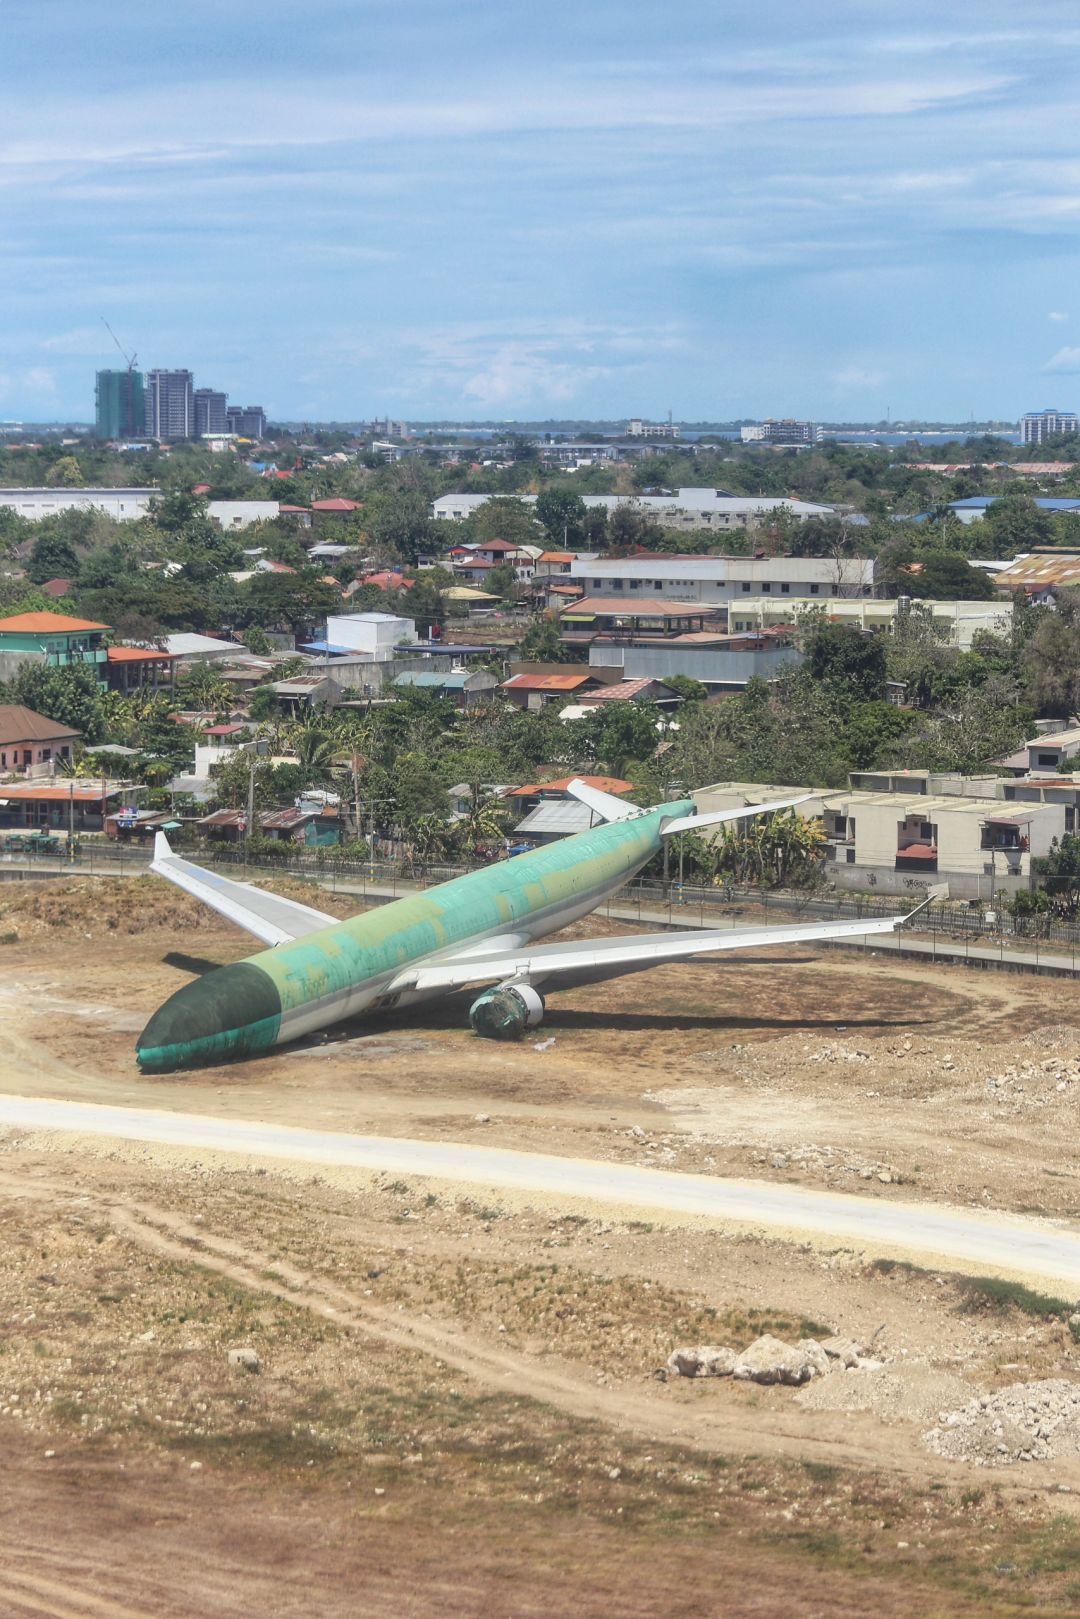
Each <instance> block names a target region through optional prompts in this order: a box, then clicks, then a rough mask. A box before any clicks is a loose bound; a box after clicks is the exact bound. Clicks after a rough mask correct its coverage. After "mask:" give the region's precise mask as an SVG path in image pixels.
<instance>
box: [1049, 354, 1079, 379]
mask: <svg viewBox="0 0 1080 1619" xmlns="http://www.w3.org/2000/svg"><path fill="white" fill-rule="evenodd" d="M1043 370H1044V371H1049V372H1054V373H1056V374H1057V375H1058V376H1064V377H1068V376H1075V375H1077V374H1078V373H1080V348H1072V349H1070V348H1064V349H1058V351H1057V353H1056V354H1053V355H1051V357H1050V359H1049V360H1047V362H1046V364H1045V365H1044V366H1043Z"/></svg>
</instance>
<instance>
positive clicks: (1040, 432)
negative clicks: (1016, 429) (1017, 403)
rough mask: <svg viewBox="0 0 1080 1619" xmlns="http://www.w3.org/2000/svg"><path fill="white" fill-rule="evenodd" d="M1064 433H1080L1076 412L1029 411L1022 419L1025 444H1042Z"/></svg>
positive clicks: (1021, 425) (1022, 437) (1021, 433)
mask: <svg viewBox="0 0 1080 1619" xmlns="http://www.w3.org/2000/svg"><path fill="white" fill-rule="evenodd" d="M1062 433H1080V418H1078V417H1077V414H1076V412H1075V411H1074V410H1056V409H1048V410H1029V411H1028V412H1027V414H1026V415H1025V416H1023V417H1021V419H1020V437H1021V439H1022V440H1023V442H1024V443H1025V444H1042V443H1043V442H1044V441H1045V440H1046V439H1048V438H1058V437H1060V435H1061V434H1062Z"/></svg>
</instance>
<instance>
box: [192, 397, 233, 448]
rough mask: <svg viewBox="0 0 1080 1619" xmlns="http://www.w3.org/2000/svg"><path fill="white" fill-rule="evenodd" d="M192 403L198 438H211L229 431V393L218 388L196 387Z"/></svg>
mask: <svg viewBox="0 0 1080 1619" xmlns="http://www.w3.org/2000/svg"><path fill="white" fill-rule="evenodd" d="M192 403H193V406H194V411H195V437H196V438H210V437H212V436H213V435H215V434H218V433H227V432H228V431H229V426H228V403H229V396H228V394H224V393H220V392H219V391H218V390H217V389H216V388H196V389H195V392H194V393H193V395H192Z"/></svg>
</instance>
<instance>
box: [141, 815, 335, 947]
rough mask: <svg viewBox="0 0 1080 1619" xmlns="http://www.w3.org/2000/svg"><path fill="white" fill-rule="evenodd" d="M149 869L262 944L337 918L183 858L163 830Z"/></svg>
mask: <svg viewBox="0 0 1080 1619" xmlns="http://www.w3.org/2000/svg"><path fill="white" fill-rule="evenodd" d="M150 870H151V871H153V872H156V874H157V875H158V876H159V877H164V878H165V879H166V880H167V881H168V882H170V883H175V885H176V887H177V888H182V889H183V890H184V893H185V894H190V895H191V896H192V898H194V899H201V900H202V902H203V904H204V905H209V907H210V909H211V910H213V911H217V912H218V913H219V915H221V916H227V917H228V919H229V921H230V922H236V923H238V924H239V926H240V927H242V928H246V929H247V931H248V932H249V933H253V934H254V935H255V937H256V938H257V939H261V940H262V942H263V944H271V945H273V944H289V943H291V941H292V940H293V939H299V938H301V937H302V936H303V935H304V934H305V933H315V932H317V931H318V929H319V928H328V927H332V926H333V924H334V923H335V922H337V921H338V920H339V918H338V917H336V916H327V915H326V913H325V912H324V911H316V910H314V909H312V907H311V906H308V905H301V904H299V903H298V902H297V901H296V900H294V899H282V898H281V896H280V895H279V894H269V893H267V891H266V890H265V889H264V888H253V887H252V885H251V884H250V883H237V882H234V881H233V880H232V879H231V878H230V877H222V876H220V875H219V874H218V873H217V872H216V871H206V870H204V869H203V867H202V866H196V865H195V864H194V862H193V861H191V860H182V859H181V858H180V856H179V855H177V854H174V853H173V851H172V849H171V848H170V847H169V840H168V838H167V837H166V836H165V834H164V832H159V833H158V834H157V836H156V837H155V839H154V858H153V860H152V861H151V864H150Z"/></svg>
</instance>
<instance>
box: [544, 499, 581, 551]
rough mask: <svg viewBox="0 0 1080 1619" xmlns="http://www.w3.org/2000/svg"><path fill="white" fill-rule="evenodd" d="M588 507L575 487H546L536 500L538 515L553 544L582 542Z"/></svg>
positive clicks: (567, 544) (567, 545)
mask: <svg viewBox="0 0 1080 1619" xmlns="http://www.w3.org/2000/svg"><path fill="white" fill-rule="evenodd" d="M586 511H587V507H586V505H585V502H584V501H583V500H582V498H581V496H580V495H579V494H578V493H577V492H576V490H573V489H545V490H543V491H542V492H541V493H540V494H539V495H538V496H537V500H536V515H537V518H538V519H539V521H540V522H541V523H543V525H544V529H545V531H546V533H547V537H548V539H549V541H550V542H551V544H552V546H554V547H556V548H557V547H559V546H562V547H564V548H566V547H570V546H576V545H580V544H581V538H582V530H583V524H584V522H585V513H586Z"/></svg>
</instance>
